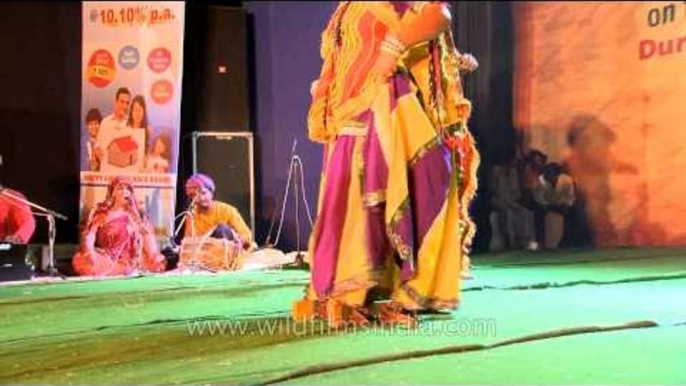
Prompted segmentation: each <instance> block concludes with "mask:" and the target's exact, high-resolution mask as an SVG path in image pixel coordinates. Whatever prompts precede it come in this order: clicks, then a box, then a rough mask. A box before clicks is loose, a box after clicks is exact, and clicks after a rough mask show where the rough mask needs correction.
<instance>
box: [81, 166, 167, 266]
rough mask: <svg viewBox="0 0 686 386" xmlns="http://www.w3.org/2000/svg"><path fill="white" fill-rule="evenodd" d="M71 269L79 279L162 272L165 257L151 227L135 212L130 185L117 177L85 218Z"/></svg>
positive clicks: (137, 211)
mask: <svg viewBox="0 0 686 386" xmlns="http://www.w3.org/2000/svg"><path fill="white" fill-rule="evenodd" d="M72 265H73V267H74V270H75V271H76V273H78V274H79V275H90V276H116V275H130V274H133V273H135V272H136V271H148V272H163V271H164V270H165V268H166V260H165V257H164V255H162V254H160V252H159V246H158V245H157V241H156V239H155V234H154V232H153V229H152V225H151V224H150V222H149V221H148V220H147V219H146V217H145V213H144V212H143V211H141V210H140V209H138V204H137V202H136V197H135V194H134V190H133V183H132V181H130V180H128V179H126V178H122V177H117V178H114V179H113V180H112V182H110V185H109V187H108V188H107V197H106V199H105V201H104V202H101V203H99V204H98V205H97V206H96V207H95V208H94V209H93V210H92V211H91V213H90V215H89V217H88V222H87V223H86V226H85V227H84V231H83V233H82V236H81V246H80V250H79V252H78V253H77V254H76V255H75V256H74V259H73V261H72Z"/></svg>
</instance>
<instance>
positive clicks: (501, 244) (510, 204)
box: [490, 158, 538, 251]
mask: <svg viewBox="0 0 686 386" xmlns="http://www.w3.org/2000/svg"><path fill="white" fill-rule="evenodd" d="M490 186H491V192H492V195H491V207H492V212H491V215H490V222H491V230H492V232H493V233H492V236H491V243H490V250H492V251H495V250H501V249H520V248H527V249H531V250H535V249H537V248H538V244H537V243H536V242H535V238H534V237H535V234H534V224H533V221H534V218H533V212H532V211H530V210H529V209H527V208H526V207H525V206H524V205H523V196H522V187H521V180H520V178H519V172H518V170H517V167H516V163H515V160H514V158H512V159H511V160H510V161H509V162H507V163H506V164H504V165H498V166H494V167H493V169H492V171H491V181H490Z"/></svg>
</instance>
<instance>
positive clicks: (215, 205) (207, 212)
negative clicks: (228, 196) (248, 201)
mask: <svg viewBox="0 0 686 386" xmlns="http://www.w3.org/2000/svg"><path fill="white" fill-rule="evenodd" d="M214 191H215V185H214V181H213V180H212V178H210V177H209V176H207V175H205V174H201V173H197V174H194V175H192V176H191V177H190V178H189V179H188V180H187V181H186V185H185V193H186V196H187V197H188V200H189V201H190V202H192V203H193V205H192V207H191V208H190V213H191V214H190V215H189V214H187V215H186V222H185V224H184V238H186V237H203V236H206V235H208V234H209V236H210V237H214V238H224V239H228V240H230V241H234V242H236V243H238V244H239V245H241V246H242V248H243V250H246V251H250V250H252V249H253V235H252V232H251V231H250V228H249V227H248V226H247V225H246V223H245V221H243V217H241V214H240V212H239V211H238V209H236V208H235V207H233V206H232V205H229V204H227V203H225V202H221V201H218V200H215V199H214Z"/></svg>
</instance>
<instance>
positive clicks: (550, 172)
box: [534, 163, 576, 249]
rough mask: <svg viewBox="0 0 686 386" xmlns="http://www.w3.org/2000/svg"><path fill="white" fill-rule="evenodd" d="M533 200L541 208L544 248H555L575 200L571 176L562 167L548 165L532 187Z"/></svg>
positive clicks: (556, 164) (554, 164)
mask: <svg viewBox="0 0 686 386" xmlns="http://www.w3.org/2000/svg"><path fill="white" fill-rule="evenodd" d="M534 198H535V199H536V202H537V203H538V204H539V205H540V207H541V208H542V210H541V212H540V213H541V214H540V216H541V217H542V218H541V220H542V221H541V220H539V221H540V222H541V223H542V228H543V236H544V237H543V242H544V246H545V248H546V249H552V248H557V247H558V245H559V244H560V240H562V236H563V234H564V230H565V229H564V228H565V227H564V224H565V216H566V215H567V212H568V211H569V209H570V208H571V207H572V205H574V201H575V199H576V197H575V189H574V180H573V179H572V176H571V175H570V174H569V173H568V172H567V171H566V170H564V168H563V167H562V165H560V164H558V163H549V164H548V165H546V166H545V168H544V169H543V173H542V174H541V176H540V178H539V180H538V183H537V184H536V185H535V187H534Z"/></svg>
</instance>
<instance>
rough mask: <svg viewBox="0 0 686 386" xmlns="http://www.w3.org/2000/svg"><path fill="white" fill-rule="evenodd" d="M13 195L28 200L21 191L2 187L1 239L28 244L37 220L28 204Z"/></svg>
mask: <svg viewBox="0 0 686 386" xmlns="http://www.w3.org/2000/svg"><path fill="white" fill-rule="evenodd" d="M11 196H16V197H19V198H21V199H24V200H26V197H24V195H23V194H21V193H20V192H17V191H16V190H12V189H8V188H1V187H0V241H5V242H8V243H13V244H28V243H29V241H30V240H31V237H32V236H33V232H34V231H35V230H36V220H35V219H34V217H33V213H32V212H31V208H30V207H29V206H28V205H27V204H25V203H23V202H21V201H19V200H17V199H15V198H13V197H11Z"/></svg>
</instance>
